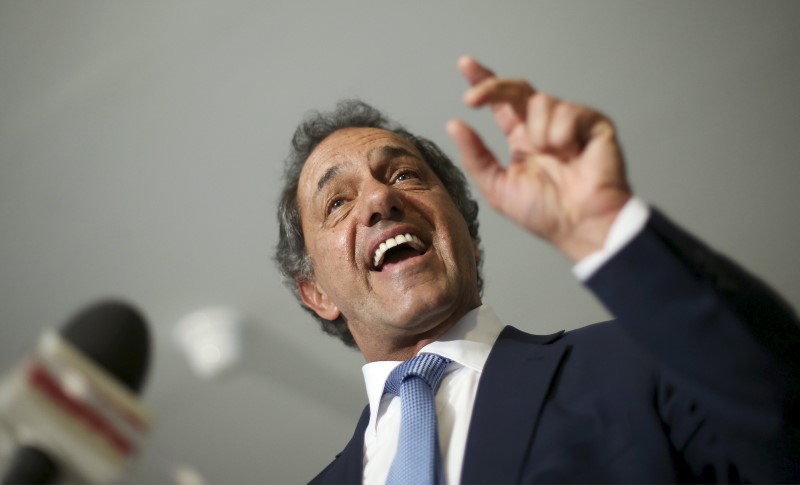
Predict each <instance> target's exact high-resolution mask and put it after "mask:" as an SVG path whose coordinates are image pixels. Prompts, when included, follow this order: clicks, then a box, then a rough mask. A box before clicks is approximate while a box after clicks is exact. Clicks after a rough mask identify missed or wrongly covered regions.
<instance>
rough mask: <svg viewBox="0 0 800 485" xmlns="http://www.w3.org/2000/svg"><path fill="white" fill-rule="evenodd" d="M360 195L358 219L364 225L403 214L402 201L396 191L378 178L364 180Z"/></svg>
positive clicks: (395, 217) (371, 224)
mask: <svg viewBox="0 0 800 485" xmlns="http://www.w3.org/2000/svg"><path fill="white" fill-rule="evenodd" d="M361 195H362V197H361V201H362V204H361V207H360V211H361V213H360V219H361V222H362V224H364V225H366V226H374V225H375V224H377V223H378V222H380V221H382V220H392V219H395V220H396V219H398V218H399V217H400V216H402V214H403V201H402V199H401V198H400V196H399V194H398V193H397V191H396V190H395V189H393V188H392V187H390V186H388V185H386V184H384V183H382V182H380V181H378V180H369V181H367V182H365V183H364V186H363V187H362V194H361Z"/></svg>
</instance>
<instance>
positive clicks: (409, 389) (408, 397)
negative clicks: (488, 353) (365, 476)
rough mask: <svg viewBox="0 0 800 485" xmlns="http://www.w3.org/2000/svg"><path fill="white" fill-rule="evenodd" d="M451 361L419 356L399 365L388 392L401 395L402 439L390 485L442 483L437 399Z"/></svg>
mask: <svg viewBox="0 0 800 485" xmlns="http://www.w3.org/2000/svg"><path fill="white" fill-rule="evenodd" d="M450 362H451V361H450V359H445V358H444V357H441V356H439V355H435V354H419V355H417V356H416V357H414V358H412V359H409V360H407V361H405V362H403V363H402V364H400V365H399V366H397V367H396V368H395V369H394V370H393V371H392V373H391V374H389V377H388V378H387V379H386V387H385V388H384V392H389V393H392V394H397V395H398V396H400V438H399V439H398V442H397V454H396V455H395V457H394V461H393V462H392V467H391V468H390V469H389V476H388V478H387V479H386V483H387V484H389V485H410V484H413V485H423V484H434V483H442V481H443V480H442V477H443V473H442V458H441V455H440V452H439V435H438V433H437V429H436V403H435V402H434V399H433V396H434V394H436V389H437V388H438V387H439V383H440V382H442V377H443V376H444V370H445V368H446V367H447V364H449V363H450Z"/></svg>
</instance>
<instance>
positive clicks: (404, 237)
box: [372, 233, 425, 268]
mask: <svg viewBox="0 0 800 485" xmlns="http://www.w3.org/2000/svg"><path fill="white" fill-rule="evenodd" d="M401 244H408V245H410V246H411V247H412V248H414V249H416V250H418V251H421V250H422V249H424V248H425V245H424V244H422V241H421V240H420V239H419V238H418V237H417V236H412V235H411V234H408V233H406V234H399V235H397V236H395V237H390V238H389V239H387V240H386V241H384V242H382V243H381V245H380V246H378V249H376V250H375V255H374V256H373V257H372V264H373V265H374V266H375V267H376V268H377V267H378V266H380V265H381V263H383V255H384V254H386V251H387V250H389V249H391V248H393V247H395V246H399V245H401Z"/></svg>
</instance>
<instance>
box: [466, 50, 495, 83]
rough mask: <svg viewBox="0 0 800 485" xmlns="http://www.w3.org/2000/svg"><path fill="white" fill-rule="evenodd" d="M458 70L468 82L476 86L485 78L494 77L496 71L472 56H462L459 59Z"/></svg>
mask: <svg viewBox="0 0 800 485" xmlns="http://www.w3.org/2000/svg"><path fill="white" fill-rule="evenodd" d="M458 70H459V71H461V75H462V76H464V78H465V79H466V80H467V82H468V83H469V84H470V85H471V86H474V85H475V84H478V83H479V82H481V81H483V80H484V79H487V78H490V77H494V73H493V72H492V71H491V70H489V69H488V68H487V67H485V66H483V65H481V64H480V63H478V61H476V60H475V59H473V58H472V57H470V56H461V58H460V59H459V60H458Z"/></svg>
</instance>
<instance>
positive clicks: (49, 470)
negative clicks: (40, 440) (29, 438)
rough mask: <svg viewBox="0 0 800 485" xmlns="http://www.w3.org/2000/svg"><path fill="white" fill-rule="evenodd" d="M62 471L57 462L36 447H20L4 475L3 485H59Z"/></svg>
mask: <svg viewBox="0 0 800 485" xmlns="http://www.w3.org/2000/svg"><path fill="white" fill-rule="evenodd" d="M60 476H61V471H60V470H59V469H58V465H57V464H56V462H55V461H54V460H53V459H52V458H50V456H49V455H48V454H47V453H46V452H44V451H43V450H41V449H39V448H37V447H36V446H30V445H26V446H20V447H19V448H17V449H16V450H15V451H14V455H13V456H12V457H11V459H10V460H9V463H8V469H7V470H6V471H5V474H4V475H3V479H2V483H3V485H13V484H37V485H38V484H42V485H44V484H51V483H58V480H59V478H60Z"/></svg>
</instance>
